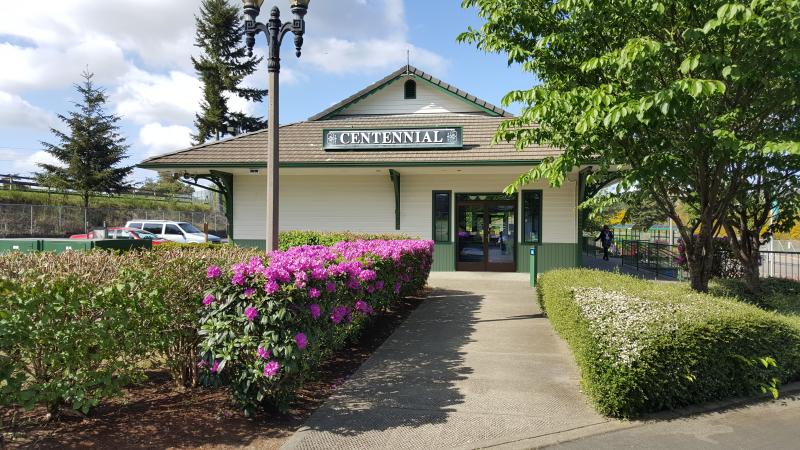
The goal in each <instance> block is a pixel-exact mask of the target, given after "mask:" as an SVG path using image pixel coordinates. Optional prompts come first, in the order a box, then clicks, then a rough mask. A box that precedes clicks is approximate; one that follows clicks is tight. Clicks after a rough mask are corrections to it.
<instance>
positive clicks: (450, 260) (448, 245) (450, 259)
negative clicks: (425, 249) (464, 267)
mask: <svg viewBox="0 0 800 450" xmlns="http://www.w3.org/2000/svg"><path fill="white" fill-rule="evenodd" d="M455 249H456V246H455V244H453V243H452V242H435V243H434V244H433V266H432V267H431V270H432V271H434V272H455V271H456V257H455V254H456V250H455Z"/></svg>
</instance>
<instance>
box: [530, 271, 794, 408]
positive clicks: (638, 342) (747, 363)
mask: <svg viewBox="0 0 800 450" xmlns="http://www.w3.org/2000/svg"><path fill="white" fill-rule="evenodd" d="M537 289H538V293H539V299H540V303H541V305H542V308H543V309H544V311H545V312H546V314H547V316H548V317H549V319H550V321H551V322H552V324H553V327H554V328H555V329H556V331H557V332H558V333H559V334H560V335H561V336H562V337H563V338H564V339H565V340H566V341H567V343H568V344H569V345H570V347H571V348H572V350H573V352H574V354H575V359H576V361H577V363H578V366H579V367H580V370H581V377H582V383H583V386H584V390H585V391H586V392H587V393H588V395H589V397H590V398H591V399H592V401H593V402H594V403H595V405H596V407H597V409H598V410H599V411H600V412H601V413H603V414H606V415H610V416H615V417H631V416H637V415H639V414H642V413H646V412H655V411H659V410H665V409H673V408H678V407H683V406H687V405H691V404H697V403H702V402H706V401H712V400H720V399H725V398H732V397H737V396H745V395H752V394H754V393H759V392H767V391H771V392H773V393H774V387H775V386H776V383H777V381H778V380H779V381H780V382H788V381H794V380H798V379H800V322H799V321H798V320H796V318H790V317H786V316H783V315H780V314H777V313H774V312H768V311H764V310H761V309H759V308H758V307H756V306H753V305H749V304H745V303H743V302H740V301H737V300H734V299H730V298H724V297H716V296H713V295H708V294H700V293H695V292H693V291H691V290H690V289H689V288H688V286H686V285H685V284H679V283H658V282H648V281H642V280H638V279H634V278H631V277H628V276H624V275H616V274H609V273H605V272H597V271H591V270H585V269H569V270H557V271H552V272H548V273H546V274H544V275H542V276H541V278H540V282H539V284H538V286H537ZM773 361H774V363H775V364H773Z"/></svg>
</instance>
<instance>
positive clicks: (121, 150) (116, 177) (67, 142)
mask: <svg viewBox="0 0 800 450" xmlns="http://www.w3.org/2000/svg"><path fill="white" fill-rule="evenodd" d="M82 76H83V78H84V82H83V83H82V84H76V85H75V89H76V90H77V91H78V92H79V93H80V94H81V97H82V101H80V102H76V103H75V107H76V108H77V110H76V111H72V112H70V113H69V114H68V115H67V116H64V115H59V116H58V118H59V119H61V121H62V122H64V123H65V124H66V125H67V128H68V131H67V132H62V131H60V130H57V129H55V128H53V129H51V130H50V131H51V132H52V133H53V134H54V135H55V136H56V138H57V139H58V141H59V143H58V144H49V143H47V142H42V145H43V146H44V148H45V151H46V152H47V153H49V154H51V155H53V156H54V157H55V158H56V159H57V160H58V161H60V162H61V165H54V164H39V167H41V168H42V169H44V171H43V172H40V173H37V174H36V178H37V180H38V181H39V183H41V184H43V185H45V186H51V187H56V188H62V189H73V190H76V191H78V192H80V194H81V197H82V198H83V207H84V211H85V210H86V209H88V207H89V198H90V196H91V195H92V194H94V193H108V194H117V193H120V192H122V191H125V190H127V189H128V188H129V184H128V183H127V182H126V181H125V179H126V178H127V177H128V175H130V173H131V171H132V170H133V167H130V166H122V167H119V164H120V163H121V162H122V160H123V159H125V158H126V157H127V154H126V152H127V150H128V145H127V144H126V143H125V137H124V136H122V135H121V134H119V126H118V125H117V122H119V121H120V117H119V116H116V115H114V114H107V113H106V112H105V109H104V107H105V103H106V100H107V97H106V94H105V91H104V90H102V89H99V88H97V87H95V85H94V83H93V82H92V77H94V74H92V73H89V72H84V73H83V74H82Z"/></svg>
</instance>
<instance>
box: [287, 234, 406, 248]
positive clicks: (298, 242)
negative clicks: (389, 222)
mask: <svg viewBox="0 0 800 450" xmlns="http://www.w3.org/2000/svg"><path fill="white" fill-rule="evenodd" d="M407 239H410V237H409V236H406V235H403V234H370V233H353V232H350V231H283V232H281V233H280V235H279V236H278V246H279V247H280V249H281V250H287V249H289V248H291V247H300V246H303V245H324V246H327V247H330V246H331V245H334V244H336V243H339V242H352V241H369V240H387V241H389V240H407Z"/></svg>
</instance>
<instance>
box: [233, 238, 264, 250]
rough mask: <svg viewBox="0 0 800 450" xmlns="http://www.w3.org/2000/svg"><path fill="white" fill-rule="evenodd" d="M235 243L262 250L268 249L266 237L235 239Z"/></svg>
mask: <svg viewBox="0 0 800 450" xmlns="http://www.w3.org/2000/svg"><path fill="white" fill-rule="evenodd" d="M233 243H234V244H236V245H238V246H239V247H247V248H257V249H260V250H264V251H267V240H266V239H234V240H233Z"/></svg>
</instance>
